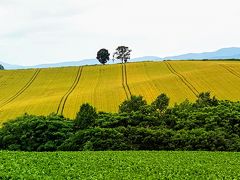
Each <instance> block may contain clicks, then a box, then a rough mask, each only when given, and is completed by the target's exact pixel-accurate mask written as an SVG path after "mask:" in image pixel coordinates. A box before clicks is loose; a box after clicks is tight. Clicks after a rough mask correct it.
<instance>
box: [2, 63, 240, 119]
mask: <svg viewBox="0 0 240 180" xmlns="http://www.w3.org/2000/svg"><path fill="white" fill-rule="evenodd" d="M0 87H1V88H0V123H2V122H4V121H7V120H8V119H11V118H15V117H17V116H19V115H22V114H24V113H29V114H36V115H47V114H49V113H51V112H55V113H59V114H63V115H64V116H66V117H69V118H74V117H75V115H76V113H77V111H78V110H79V107H80V105H81V104H82V103H85V102H89V103H90V104H92V105H94V106H95V107H96V108H97V110H99V111H109V112H116V111H117V110H118V106H119V104H120V103H121V102H122V101H123V100H125V99H127V98H129V97H130V95H142V96H144V98H145V99H146V100H147V102H148V103H151V102H152V101H153V100H154V99H155V98H156V97H157V96H158V95H159V94H160V93H166V94H167V95H168V96H169V97H170V104H171V105H173V104H174V103H177V102H181V101H183V100H185V99H186V98H187V99H189V100H190V101H193V100H194V99H196V95H197V94H198V93H199V92H203V91H210V92H211V93H212V95H215V96H216V97H217V98H219V99H229V100H234V101H237V100H240V93H239V92H240V62H237V61H164V62H140V63H128V64H126V65H122V64H116V65H104V66H103V65H96V66H83V67H64V68H48V69H29V70H4V71H0Z"/></svg>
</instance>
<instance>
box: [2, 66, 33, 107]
mask: <svg viewBox="0 0 240 180" xmlns="http://www.w3.org/2000/svg"><path fill="white" fill-rule="evenodd" d="M35 72H36V71H35V70H33V69H29V70H17V71H14V70H5V71H0V105H1V104H3V103H4V102H6V101H8V99H9V98H10V97H12V96H14V95H15V94H17V92H19V90H20V89H22V88H23V87H24V86H25V85H26V84H27V83H28V82H29V80H30V79H31V78H32V77H33V75H34V73H35Z"/></svg>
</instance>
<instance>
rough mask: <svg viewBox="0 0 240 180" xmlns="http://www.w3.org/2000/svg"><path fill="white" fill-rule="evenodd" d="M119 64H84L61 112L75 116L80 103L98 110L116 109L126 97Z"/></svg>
mask: <svg viewBox="0 0 240 180" xmlns="http://www.w3.org/2000/svg"><path fill="white" fill-rule="evenodd" d="M121 66H122V65H121V64H117V65H97V66H85V67H84V69H83V72H82V76H81V83H79V84H78V85H77V86H76V88H75V89H74V91H73V92H72V93H71V95H70V96H69V98H68V100H67V102H66V105H65V108H64V111H63V114H64V115H65V116H67V117H70V118H75V116H76V112H78V111H79V108H80V106H81V104H83V103H87V102H88V103H90V104H91V105H93V106H95V107H96V109H97V110H98V111H109V112H116V111H118V106H119V104H120V103H121V102H122V101H124V100H125V99H126V94H125V91H124V89H123V87H122V70H121Z"/></svg>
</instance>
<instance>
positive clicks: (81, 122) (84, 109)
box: [75, 103, 97, 129]
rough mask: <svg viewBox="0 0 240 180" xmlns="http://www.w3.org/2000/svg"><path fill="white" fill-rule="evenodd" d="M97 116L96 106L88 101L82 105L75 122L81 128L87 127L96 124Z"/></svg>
mask: <svg viewBox="0 0 240 180" xmlns="http://www.w3.org/2000/svg"><path fill="white" fill-rule="evenodd" d="M96 118H97V112H96V108H94V107H93V106H91V105H90V104H88V103H85V104H83V105H82V106H81V107H80V111H79V112H78V113H77V117H76V120H75V124H76V125H77V127H79V128H80V129H87V128H89V127H92V126H93V125H94V123H95V121H96Z"/></svg>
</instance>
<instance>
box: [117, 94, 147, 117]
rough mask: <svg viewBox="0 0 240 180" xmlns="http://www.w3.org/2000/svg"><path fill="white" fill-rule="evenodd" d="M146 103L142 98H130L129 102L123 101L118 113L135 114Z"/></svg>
mask: <svg viewBox="0 0 240 180" xmlns="http://www.w3.org/2000/svg"><path fill="white" fill-rule="evenodd" d="M146 105H147V102H146V101H145V100H144V99H143V97H142V96H131V98H130V99H129V100H125V101H124V102H123V103H122V104H121V105H120V106H119V112H121V113H122V112H126V113H131V112H136V111H139V110H141V107H143V106H146Z"/></svg>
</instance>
